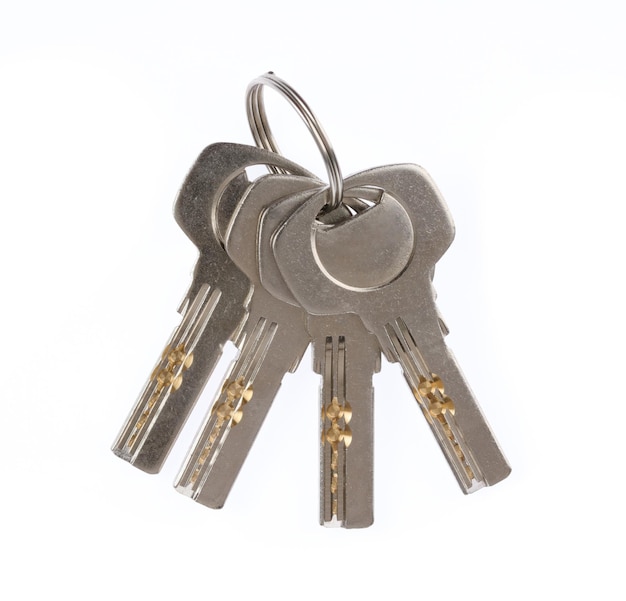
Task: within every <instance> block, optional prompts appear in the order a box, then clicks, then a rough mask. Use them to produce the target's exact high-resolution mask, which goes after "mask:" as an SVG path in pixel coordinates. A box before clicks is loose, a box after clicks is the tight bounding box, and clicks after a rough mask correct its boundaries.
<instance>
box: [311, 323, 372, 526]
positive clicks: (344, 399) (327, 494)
mask: <svg viewBox="0 0 626 601" xmlns="http://www.w3.org/2000/svg"><path fill="white" fill-rule="evenodd" d="M307 329H308V330H309V333H310V334H311V336H312V338H313V369H314V370H315V372H316V373H318V374H321V376H322V385H321V388H320V404H321V412H320V414H321V421H320V430H321V432H320V434H321V436H320V439H321V446H320V522H321V523H322V524H323V525H325V526H335V525H337V526H343V527H344V528H366V527H368V526H370V525H371V524H372V523H373V521H374V388H373V384H372V376H373V374H374V373H376V372H378V371H379V370H380V347H379V345H378V341H377V340H376V337H375V336H373V335H372V334H370V333H369V332H368V331H367V330H366V329H365V328H364V327H363V323H362V322H361V320H360V318H359V317H358V316H357V315H355V314H353V313H344V314H340V315H324V316H319V315H309V316H308V319H307Z"/></svg>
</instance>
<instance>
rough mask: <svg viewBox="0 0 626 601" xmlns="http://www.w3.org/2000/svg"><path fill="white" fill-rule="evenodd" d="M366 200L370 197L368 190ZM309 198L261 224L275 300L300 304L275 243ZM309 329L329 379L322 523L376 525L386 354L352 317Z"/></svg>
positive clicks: (334, 218) (295, 200) (272, 212)
mask: <svg viewBox="0 0 626 601" xmlns="http://www.w3.org/2000/svg"><path fill="white" fill-rule="evenodd" d="M307 196H311V193H309V194H308V195H307ZM362 196H363V197H365V196H367V192H364V193H363V194H362ZM303 200H304V198H303V197H302V195H300V196H298V195H295V196H291V197H287V198H285V199H283V200H281V201H279V202H276V203H274V204H273V205H271V206H270V207H269V208H268V209H267V210H266V211H265V212H264V213H263V214H262V216H261V218H260V225H259V266H258V267H259V273H260V278H261V283H262V284H263V286H264V287H266V289H267V290H268V291H269V292H271V293H272V294H273V295H274V296H276V297H278V298H282V299H284V300H285V301H286V302H290V303H292V304H297V301H296V300H295V298H294V297H293V295H292V294H291V292H290V291H289V289H288V288H287V287H286V285H285V283H284V280H283V279H282V275H281V274H280V271H279V269H278V266H277V265H276V260H275V258H274V255H273V252H272V248H271V239H272V235H273V233H274V231H275V230H276V229H277V228H278V227H279V226H280V225H282V223H283V222H284V221H285V220H286V219H287V218H288V217H289V215H290V214H291V213H292V212H293V211H294V210H295V209H296V208H297V207H299V206H300V205H301V204H302V203H303ZM346 200H347V201H348V199H346ZM349 202H350V204H351V206H352V208H353V210H363V209H364V208H365V207H366V206H367V205H366V204H364V203H361V202H360V200H359V199H350V200H349ZM350 216H351V213H350V211H348V210H347V209H346V207H345V206H344V205H341V206H340V208H339V209H337V210H335V211H332V212H331V213H328V214H325V215H323V216H321V217H320V219H321V221H322V222H323V223H324V224H325V225H326V226H331V225H333V224H339V223H341V222H343V221H345V220H346V219H347V218H349V217H350ZM307 329H308V331H309V334H310V335H311V338H312V343H313V369H314V371H315V372H316V373H318V374H320V375H321V376H322V379H321V387H320V405H321V412H320V413H321V415H320V417H321V419H320V439H321V447H320V464H321V465H320V522H321V523H322V524H323V525H326V526H342V527H345V528H365V527H367V526H370V525H371V524H372V523H373V520H374V511H373V486H374V482H373V473H374V469H373V461H374V457H373V442H374V441H373V435H374V423H373V411H374V406H373V400H374V393H373V387H372V375H373V374H374V373H376V372H378V371H379V370H380V348H379V346H378V342H377V340H376V338H375V337H374V336H373V335H372V334H370V333H369V332H367V331H366V330H365V328H364V327H363V324H362V322H361V321H360V319H359V318H358V317H357V316H356V315H354V314H352V313H345V314H341V315H329V316H325V315H324V316H320V315H307ZM353 433H354V435H353Z"/></svg>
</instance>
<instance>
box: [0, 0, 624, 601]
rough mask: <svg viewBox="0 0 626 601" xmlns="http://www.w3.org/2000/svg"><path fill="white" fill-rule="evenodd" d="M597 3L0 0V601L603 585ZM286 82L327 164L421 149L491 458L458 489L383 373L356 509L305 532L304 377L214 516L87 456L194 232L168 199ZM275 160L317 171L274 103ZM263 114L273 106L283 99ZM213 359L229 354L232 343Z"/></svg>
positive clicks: (606, 5) (619, 264) (612, 384)
mask: <svg viewBox="0 0 626 601" xmlns="http://www.w3.org/2000/svg"><path fill="white" fill-rule="evenodd" d="M625 18H626V11H625V10H624V9H623V3H621V2H619V1H617V0H615V1H613V2H608V1H605V2H603V1H595V2H577V1H569V2H566V1H560V2H558V1H554V0H549V1H546V0H543V1H541V2H540V1H533V0H529V1H526V2H515V3H513V2H501V1H500V2H496V1H493V2H487V1H476V2H471V3H470V2H460V1H459V2H434V1H433V2H423V1H417V2H411V3H409V2H398V1H395V0H387V1H385V2H368V1H362V2H358V3H357V2H348V3H342V2H325V1H318V2H317V3H307V4H300V3H295V2H281V1H278V0H266V1H264V2H251V1H244V2H226V1H222V2H218V3H211V2H209V1H207V2H184V1H182V2H176V3H174V2H170V3H167V2H159V1H152V2H121V1H117V0H109V1H108V2H78V1H76V2H71V1H67V0H57V1H55V2H43V1H34V2H27V1H25V2H19V3H18V2H8V1H6V0H5V1H4V2H3V3H2V9H1V14H0V86H1V88H0V89H1V92H0V202H1V214H2V237H1V239H0V257H1V261H2V282H3V297H2V299H3V300H2V339H3V344H2V351H1V353H2V354H1V357H0V360H1V364H2V368H3V382H4V384H3V386H2V392H1V393H0V394H1V403H2V405H1V407H2V413H1V420H2V421H1V423H2V435H1V436H0V445H1V447H0V449H1V451H2V484H1V486H2V490H1V496H0V498H1V500H2V508H1V513H0V515H1V517H0V520H1V522H0V525H1V535H0V541H1V542H0V550H1V553H2V556H3V557H2V558H1V565H2V573H3V576H2V578H1V579H0V596H1V597H2V598H3V599H11V600H13V599H43V598H53V599H57V598H58V599H72V600H73V599H174V598H180V599H183V598H192V597H194V598H200V599H249V598H273V599H294V598H315V599H321V598H325V597H327V596H328V597H331V596H332V597H339V598H350V599H362V598H371V596H372V595H373V596H376V597H384V598H385V599H414V598H423V599H432V598H434V597H435V596H436V598H438V599H464V598H467V599H528V598H529V597H533V598H538V599H547V598H558V599H563V598H573V597H578V598H584V599H588V598H594V599H603V600H606V599H624V595H625V593H626V587H625V585H624V583H623V579H622V576H621V573H620V571H621V570H623V544H624V541H623V538H624V535H625V534H626V528H625V521H624V492H623V484H622V483H623V475H624V443H623V434H622V430H623V423H624V419H625V418H626V411H625V408H624V406H625V403H624V401H625V400H626V399H625V394H624V386H623V373H624V368H623V364H624V350H623V343H624V339H625V335H626V328H625V322H624V304H625V301H626V298H625V295H624V291H623V280H624V269H623V262H624V251H625V244H624V239H625V238H626V229H625V223H624V210H623V209H624V201H625V195H626V183H625V177H624V167H625V165H626V150H625V142H624V140H625V139H626V111H625V107H626V41H625V40H626V38H625V36H624V20H625ZM270 69H272V70H275V71H276V73H277V74H278V75H280V76H282V77H283V78H285V79H286V80H287V81H289V82H290V83H291V84H292V85H293V86H294V87H295V88H296V89H297V90H298V91H299V92H300V93H301V94H302V95H303V96H304V97H305V98H306V99H307V101H308V102H309V103H310V105H311V106H312V108H313V109H314V111H315V112H316V114H317V115H318V117H319V118H320V120H321V121H322V122H323V124H324V127H325V129H326V131H327V132H328V134H329V135H330V137H331V139H332V141H333V143H334V146H335V150H336V152H337V155H338V157H339V160H340V162H341V165H342V168H343V171H344V173H345V174H349V173H352V172H355V171H359V170H362V169H365V168H368V167H373V166H376V165H382V164H389V163H394V162H415V163H419V164H421V165H422V166H424V167H425V168H426V169H427V170H428V171H429V172H430V174H431V175H432V176H433V178H434V180H435V181H436V182H437V184H438V186H439V188H440V189H441V191H442V193H443V195H444V197H445V198H446V200H447V202H448V204H449V206H450V209H451V211H452V214H453V215H454V218H455V222H456V226H457V237H456V240H455V242H454V244H453V245H452V247H451V248H450V250H449V251H448V253H447V254H446V255H445V256H444V258H443V259H442V260H441V261H440V264H439V266H438V269H437V276H436V279H435V285H436V287H437V290H438V293H439V300H438V302H439V305H440V307H441V310H442V313H443V314H444V316H445V318H446V320H447V322H448V326H449V327H450V329H451V331H452V333H451V335H450V336H449V339H448V340H449V344H450V345H451V346H452V348H453V349H454V351H455V353H456V355H457V357H458V359H459V361H460V363H461V365H462V367H463V370H464V371H465V373H466V375H467V377H468V379H469V381H470V382H471V384H472V387H473V388H474V390H475V392H476V393H477V396H478V398H479V399H480V402H481V405H482V407H483V409H484V410H485V413H486V414H487V416H488V418H489V420H490V422H491V425H492V427H493V428H494V430H495V431H496V433H497V436H498V438H499V440H500V442H501V444H502V446H503V448H504V449H505V452H506V454H507V456H508V458H509V460H510V462H511V464H512V466H513V472H512V474H511V476H510V477H509V478H508V480H506V481H504V482H502V483H500V484H499V485H497V486H496V487H494V488H492V489H486V490H482V491H480V492H478V493H477V494H475V495H472V496H469V497H465V496H464V495H462V494H461V492H460V491H459V489H458V487H457V485H456V483H455V481H454V479H453V477H452V476H451V474H450V472H449V470H448V468H447V466H446V464H445V462H444V460H443V458H442V456H441V454H440V452H439V450H438V448H437V445H436V444H435V442H434V440H433V439H432V436H431V435H430V433H429V431H428V430H427V427H426V424H425V422H424V420H423V419H422V417H421V416H420V414H419V411H418V410H417V407H416V405H415V402H414V401H413V400H412V397H411V394H410V392H409V391H408V389H407V387H406V385H405V383H404V381H403V379H402V378H401V375H400V372H399V370H398V368H397V367H395V366H390V365H384V367H383V371H382V373H381V374H380V375H379V376H377V377H376V380H375V383H376V389H377V408H376V490H375V493H376V522H375V525H374V526H373V527H371V528H369V529H366V530H362V531H345V530H339V529H338V530H332V529H324V528H322V527H320V526H319V525H318V524H317V520H318V517H317V512H318V497H317V495H318V491H317V487H318V484H317V469H318V468H317V461H318V459H317V451H318V449H317V440H318V433H317V427H318V425H317V414H318V409H317V386H318V380H317V376H315V375H314V374H312V372H311V370H310V357H309V356H308V355H307V356H306V357H305V358H304V360H303V362H302V365H301V367H300V369H299V371H298V372H297V373H296V374H295V375H294V376H288V377H287V378H286V379H285V381H284V384H283V388H282V390H281V392H280V395H279V397H278V398H277V400H276V402H275V405H274V407H273V409H272V412H271V414H270V415H269V417H268V419H267V421H266V424H265V425H264V428H263V431H262V432H261V434H260V435H259V438H258V440H257V443H256V444H255V447H254V449H253V451H252V453H251V455H250V456H249V459H248V461H247V463H246V465H245V467H244V469H243V471H242V473H241V474H240V477H239V479H238V481H237V483H236V485H235V488H234V490H233V492H232V494H231V496H230V498H229V500H228V502H227V505H226V507H225V508H224V509H222V510H220V511H212V510H209V509H206V508H204V507H202V506H200V505H196V504H195V503H192V502H191V501H189V500H188V499H187V498H185V497H183V496H182V495H179V494H177V493H176V492H175V491H174V490H173V489H172V488H171V482H172V481H173V479H174V477H175V475H176V472H177V469H178V466H179V464H180V462H181V460H182V458H183V456H184V453H185V451H186V449H187V447H188V445H189V443H190V441H191V438H192V437H193V434H194V425H197V423H198V420H199V419H201V416H202V414H203V412H204V411H205V410H206V408H207V407H208V406H209V405H210V402H211V397H212V394H213V393H212V390H213V389H214V388H215V387H216V386H218V384H219V379H220V375H219V372H221V371H223V370H224V368H225V363H222V364H221V365H220V366H219V367H218V370H217V372H218V373H216V377H215V378H214V380H213V381H212V383H210V384H209V386H208V388H207V392H206V394H205V395H204V397H203V399H202V400H201V403H200V405H199V407H198V411H197V413H196V414H195V415H194V418H193V423H190V424H189V427H188V428H187V429H186V430H185V432H184V434H183V436H182V438H181V441H180V442H179V444H178V446H177V447H176V450H175V452H174V453H173V455H172V456H171V459H170V461H169V462H168V464H167V465H166V468H165V469H164V471H163V472H162V473H161V474H160V475H159V476H147V475H145V474H143V473H141V472H139V471H138V470H135V469H133V468H131V467H130V466H129V465H127V464H125V463H124V462H122V461H120V460H119V459H116V458H115V457H114V456H113V454H112V453H111V452H110V451H109V447H110V445H111V443H112V441H113V439H114V437H115V435H116V433H117V431H118V428H119V427H120V425H121V424H122V422H123V420H124V419H125V417H126V414H127V412H128V411H129V410H130V407H131V405H132V403H133V402H134V400H135V398H136V395H137V394H138V392H139V390H140V389H141V387H142V385H143V382H144V380H145V378H146V377H147V376H148V374H149V373H150V371H151V368H152V364H153V362H154V360H155V359H156V358H157V356H158V354H159V352H160V350H161V348H162V346H163V345H164V343H165V341H166V339H167V337H168V335H169V332H170V331H171V329H172V328H173V327H174V326H175V324H176V323H177V322H178V316H177V314H176V312H175V309H176V307H177V305H178V302H179V301H180V299H181V298H182V296H183V294H184V292H185V291H186V287H187V286H188V284H189V282H190V273H191V269H192V267H193V264H194V261H195V256H196V253H195V248H194V247H193V245H192V244H191V242H189V240H188V239H187V238H186V237H185V236H184V234H183V233H182V232H181V231H180V230H179V228H178V227H177V225H176V223H175V221H174V219H173V217H172V205H173V201H174V199H175V196H176V193H177V191H178V187H179V185H180V184H181V183H182V180H183V178H184V176H185V174H186V172H187V170H188V169H189V167H190V166H191V164H192V162H193V161H194V160H195V158H196V156H197V154H198V153H199V152H200V151H201V150H202V148H204V147H205V146H207V145H208V144H210V143H213V142H218V141H232V142H241V143H251V140H252V138H251V136H250V134H249V131H248V129H247V122H246V116H245V111H244V95H245V89H246V86H247V84H248V82H249V81H250V80H252V79H253V78H254V77H256V76H258V75H260V74H261V73H264V72H265V71H267V70H270ZM267 96H268V97H269V98H268V101H269V100H274V102H272V103H270V106H269V109H270V117H271V118H272V123H273V124H274V125H275V130H276V134H277V137H278V138H279V139H280V141H281V143H282V146H283V151H284V152H285V153H286V154H288V155H289V156H290V158H293V159H294V160H297V161H300V162H302V163H303V164H305V165H307V166H309V167H310V168H312V169H313V170H317V172H319V173H320V174H321V175H323V167H322V164H321V161H320V160H319V158H318V157H317V155H316V151H315V148H314V145H313V142H312V141H311V139H310V138H309V135H308V133H307V131H306V129H305V128H304V126H303V125H302V124H301V123H300V122H299V121H298V119H297V116H296V115H295V113H292V111H291V108H289V107H288V105H287V104H286V103H284V102H283V101H282V100H281V99H279V98H278V97H277V96H276V97H275V98H273V99H272V98H271V93H268V94H267ZM290 119H291V120H290ZM227 355H228V356H230V357H232V355H233V350H232V349H229V350H228V353H227Z"/></svg>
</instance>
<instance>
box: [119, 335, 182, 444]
mask: <svg viewBox="0 0 626 601" xmlns="http://www.w3.org/2000/svg"><path fill="white" fill-rule="evenodd" d="M165 359H167V365H165V366H164V367H160V366H157V367H156V368H155V369H154V371H153V372H152V375H151V376H150V379H151V381H152V382H154V383H155V387H154V391H153V392H152V394H151V395H150V398H149V399H148V402H147V403H146V406H145V408H144V410H143V411H142V412H141V415H140V416H139V419H138V420H137V423H136V424H135V427H134V428H133V433H132V434H131V436H130V438H129V439H128V443H127V445H126V446H127V447H128V448H129V449H130V448H132V446H133V445H134V444H135V442H136V440H137V438H138V436H139V433H140V432H141V430H142V428H143V427H144V426H145V424H146V422H147V421H148V418H149V417H150V414H151V413H152V410H153V409H154V407H155V406H156V404H157V401H158V400H159V397H160V396H161V395H162V393H163V391H164V390H166V389H167V388H169V389H171V390H174V391H176V390H178V389H179V388H180V386H181V384H182V383H183V374H182V372H184V371H185V370H187V369H189V367H191V364H192V363H193V353H189V354H187V353H186V352H185V345H184V344H179V345H178V346H177V347H175V348H173V349H172V348H171V347H170V346H169V345H168V346H166V347H165V349H163V353H162V354H161V361H164V360H165ZM181 368H182V369H181ZM179 370H180V372H181V373H179V374H176V372H178V371H179Z"/></svg>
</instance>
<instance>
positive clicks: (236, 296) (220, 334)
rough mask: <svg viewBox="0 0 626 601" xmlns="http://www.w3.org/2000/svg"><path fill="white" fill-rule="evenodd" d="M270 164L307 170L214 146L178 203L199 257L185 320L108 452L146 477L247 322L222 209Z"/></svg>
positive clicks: (265, 155) (234, 147)
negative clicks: (249, 172) (253, 170)
mask: <svg viewBox="0 0 626 601" xmlns="http://www.w3.org/2000/svg"><path fill="white" fill-rule="evenodd" d="M258 164H261V165H263V164H275V165H278V166H280V167H282V168H284V169H287V170H290V171H293V172H294V173H298V174H300V175H303V176H309V177H313V176H312V175H311V174H310V173H309V172H307V171H306V170H304V169H302V168H301V167H299V166H298V165H296V164H295V163H292V162H291V161H288V160H287V159H285V158H284V157H281V156H279V155H276V154H273V153H270V152H268V151H266V150H262V149H259V148H255V147H252V146H244V145H240V144H214V145H212V146H209V147H208V148H206V149H205V150H204V151H203V152H202V153H201V154H200V156H199V158H198V159H197V161H196V163H195V164H194V166H193V167H192V169H191V171H190V172H189V174H188V175H187V178H186V180H185V182H184V184H183V186H182V188H181V191H180V193H179V195H178V199H177V201H176V205H175V216H176V220H177V221H178V223H179V225H180V226H181V227H182V229H183V230H184V231H185V233H186V234H187V235H188V236H189V238H190V239H191V240H192V241H193V242H194V243H195V245H196V246H197V247H198V249H199V251H200V256H199V258H198V262H197V264H196V268H195V271H194V276H193V281H192V284H191V287H190V288H189V291H188V293H187V295H186V297H185V300H184V301H183V303H182V305H181V313H182V321H181V324H180V326H178V327H177V328H176V329H175V331H174V333H173V334H172V337H171V338H170V340H169V341H168V344H167V345H166V349H165V351H164V352H163V354H162V356H161V358H160V359H159V361H158V362H157V364H156V366H155V368H154V370H153V372H152V375H151V376H150V378H149V380H148V382H147V383H146V385H145V387H144V389H143V391H142V393H141V394H140V396H139V399H138V400H137V402H136V404H135V406H134V407H133V409H132V411H131V413H130V415H129V416H128V418H127V420H126V422H125V423H124V425H123V426H122V429H121V431H120V434H119V435H118V437H117V439H116V440H115V442H114V444H113V447H112V450H113V452H114V453H115V454H116V455H118V456H119V457H121V458H122V459H125V460H126V461H128V462H130V463H131V464H132V465H134V466H135V467H138V468H140V469H142V470H144V471H146V472H148V473H156V472H158V471H159V470H160V469H161V467H162V465H163V463H164V461H165V459H166V457H167V455H168V453H169V451H170V449H171V447H172V446H173V444H174V442H175V440H176V438H177V436H178V435H179V433H180V431H181V430H182V428H183V426H184V424H185V421H186V420H187V417H188V416H189V414H190V412H191V410H192V409H193V406H194V404H195V403H196V401H197V399H198V397H199V396H200V393H201V392H202V389H203V388H204V385H205V384H206V381H207V379H208V378H209V376H210V374H211V372H212V371H213V369H214V367H215V365H216V363H217V361H218V360H219V357H220V356H221V353H222V348H223V345H224V343H225V342H226V341H227V340H229V339H230V338H231V336H232V335H233V333H234V332H235V331H236V330H237V329H238V328H239V327H240V324H241V322H242V321H243V320H244V319H245V317H246V311H245V306H244V305H245V302H246V299H247V298H248V295H249V293H250V282H249V280H248V278H247V277H246V276H245V275H244V274H243V273H242V272H241V271H240V270H239V269H238V268H237V267H236V265H235V264H234V263H233V262H232V261H231V260H230V258H229V257H228V255H227V254H226V252H225V250H224V248H223V246H222V242H221V239H220V238H221V236H220V233H219V224H220V222H221V223H223V222H224V216H223V215H221V214H220V206H221V207H226V208H227V209H228V208H229V207H232V206H234V205H235V204H236V203H237V202H238V201H239V199H240V197H241V194H242V190H243V189H245V188H247V185H248V181H247V178H246V175H245V173H244V170H245V168H246V167H250V166H252V165H258Z"/></svg>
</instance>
